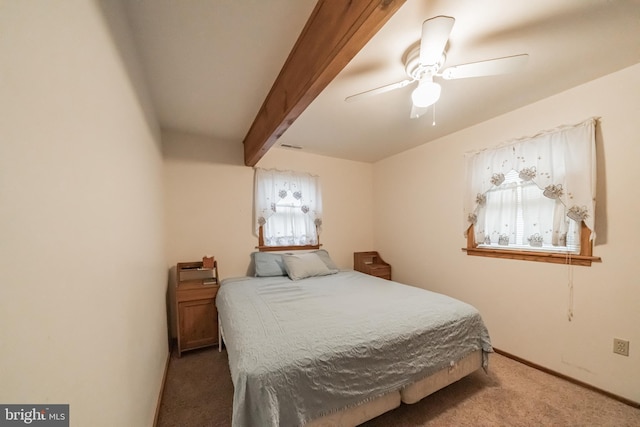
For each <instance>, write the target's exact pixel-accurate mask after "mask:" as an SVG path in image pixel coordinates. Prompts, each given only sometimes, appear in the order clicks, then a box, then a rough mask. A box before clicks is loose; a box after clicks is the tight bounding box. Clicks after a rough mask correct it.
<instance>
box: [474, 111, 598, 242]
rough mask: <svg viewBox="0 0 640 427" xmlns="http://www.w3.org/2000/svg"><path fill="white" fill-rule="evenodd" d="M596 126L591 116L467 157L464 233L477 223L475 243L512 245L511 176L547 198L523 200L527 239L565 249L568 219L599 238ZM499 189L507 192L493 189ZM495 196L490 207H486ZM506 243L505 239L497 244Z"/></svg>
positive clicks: (514, 219) (513, 215)
mask: <svg viewBox="0 0 640 427" xmlns="http://www.w3.org/2000/svg"><path fill="white" fill-rule="evenodd" d="M595 126H596V119H595V118H590V119H588V120H585V121H584V122H582V123H578V124H576V125H570V126H562V127H559V128H556V129H553V130H550V131H545V132H542V133H540V134H538V135H536V136H533V137H530V138H523V139H519V140H515V141H511V142H509V143H507V144H504V145H501V146H499V147H497V148H493V149H487V150H483V151H479V152H474V153H468V154H466V155H465V161H466V174H467V176H466V188H465V198H464V207H463V208H464V219H463V221H464V233H465V235H466V234H467V231H468V229H469V227H470V226H471V225H474V232H475V240H476V242H478V243H499V244H508V243H507V241H506V239H509V238H510V236H511V235H512V234H513V233H514V230H515V228H516V224H515V222H516V220H517V219H516V213H515V203H514V201H513V198H514V197H515V189H514V188H513V187H509V186H507V184H505V176H506V175H508V174H509V173H510V172H511V174H514V173H517V175H518V177H519V178H520V179H521V180H522V182H523V183H524V184H529V185H523V186H522V187H521V188H522V191H523V192H533V191H535V192H541V193H542V194H543V195H544V196H545V197H526V196H525V197H522V198H521V200H522V219H523V223H524V236H525V237H527V236H528V237H529V238H534V239H540V240H541V242H543V243H544V244H545V245H554V246H557V245H560V246H564V243H565V242H566V233H567V229H568V227H569V221H576V223H577V224H580V222H581V221H584V222H585V224H586V226H587V227H588V228H589V230H591V239H594V238H595V231H594V221H595V196H596V152H595ZM512 171H515V172H512ZM501 186H503V187H501ZM496 188H504V189H505V190H506V191H499V192H495V191H491V190H493V189H496ZM491 197H493V199H492V200H491V203H490V204H489V205H490V206H491V208H489V209H487V200H488V198H491ZM496 198H498V200H496ZM579 229H580V227H579V226H578V227H577V230H579ZM502 239H505V241H499V242H498V241H497V240H502Z"/></svg>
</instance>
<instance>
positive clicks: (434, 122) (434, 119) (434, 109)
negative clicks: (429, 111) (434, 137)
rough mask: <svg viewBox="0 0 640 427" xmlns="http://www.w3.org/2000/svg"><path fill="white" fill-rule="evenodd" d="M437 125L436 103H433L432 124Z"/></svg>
mask: <svg viewBox="0 0 640 427" xmlns="http://www.w3.org/2000/svg"><path fill="white" fill-rule="evenodd" d="M435 125H436V104H433V122H432V123H431V126H435Z"/></svg>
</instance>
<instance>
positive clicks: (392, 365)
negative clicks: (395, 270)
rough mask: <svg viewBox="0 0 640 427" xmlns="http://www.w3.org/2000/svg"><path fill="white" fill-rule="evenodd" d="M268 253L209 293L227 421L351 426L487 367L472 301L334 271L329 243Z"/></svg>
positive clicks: (487, 348)
mask: <svg viewBox="0 0 640 427" xmlns="http://www.w3.org/2000/svg"><path fill="white" fill-rule="evenodd" d="M312 254H315V256H316V257H317V258H318V259H321V261H322V262H323V263H325V265H326V267H327V270H328V272H327V271H326V270H323V269H322V268H321V267H320V264H318V262H317V261H318V260H317V259H315V258H314V257H313V255H312ZM265 257H266V258H269V259H270V260H275V261H277V260H278V257H282V259H285V260H286V262H285V263H283V262H282V259H281V260H280V262H276V263H275V264H273V263H272V264H273V265H272V266H271V267H270V268H271V270H272V271H270V270H269V269H265V268H262V267H261V266H260V262H258V260H257V259H256V272H257V273H256V274H259V273H260V272H263V273H264V274H263V275H258V277H239V278H228V279H225V280H223V281H222V283H221V287H220V290H219V292H218V295H217V297H216V305H217V307H218V314H219V325H220V332H221V339H220V342H222V341H224V344H225V346H226V349H227V352H228V358H229V368H230V372H231V378H232V381H233V385H234V397H233V417H232V420H233V426H236V427H241V426H298V425H309V426H354V425H358V424H361V423H363V422H365V421H367V420H369V419H371V418H374V417H376V416H378V415H380V414H382V413H384V412H386V411H389V410H391V409H394V408H396V407H397V406H399V405H400V404H401V402H405V403H415V402H417V401H419V400H420V399H422V398H424V397H425V396H427V395H429V394H431V393H433V392H435V391H437V390H438V389H440V388H442V387H444V386H446V385H448V384H450V383H452V382H454V381H457V380H458V379H460V378H462V377H463V376H465V375H468V374H469V373H471V372H473V371H475V370H477V369H479V368H482V367H484V368H485V369H486V367H487V363H488V353H490V352H492V351H493V350H492V347H491V343H490V339H489V334H488V332H487V328H486V327H485V325H484V322H483V321H482V318H481V316H480V314H479V312H478V311H477V310H476V309H475V308H474V307H472V306H471V305H469V304H466V303H464V302H461V301H458V300H456V299H453V298H450V297H448V296H445V295H442V294H438V293H434V292H430V291H427V290H424V289H419V288H416V287H412V286H408V285H404V284H400V283H397V282H392V281H389V280H385V279H381V278H378V277H373V276H369V275H366V274H363V273H360V272H357V271H351V270H347V271H338V269H337V268H335V264H333V262H332V261H331V259H330V257H329V256H328V254H327V253H326V251H322V252H320V251H316V252H314V253H311V254H303V255H298V254H296V255H294V254H282V255H280V254H268V256H260V257H259V258H260V260H262V259H263V258H265ZM303 258H304V260H303V261H301V259H303ZM311 258H314V259H313V262H314V263H315V267H309V265H308V260H309V259H311ZM276 265H277V267H280V269H281V271H279V270H278V268H277V267H275V266H276ZM267 273H268V274H267ZM271 273H273V274H271Z"/></svg>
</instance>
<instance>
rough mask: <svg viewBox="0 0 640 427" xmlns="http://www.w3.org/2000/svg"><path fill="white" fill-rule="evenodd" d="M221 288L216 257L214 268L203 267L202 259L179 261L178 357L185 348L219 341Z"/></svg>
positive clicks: (177, 287)
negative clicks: (218, 304)
mask: <svg viewBox="0 0 640 427" xmlns="http://www.w3.org/2000/svg"><path fill="white" fill-rule="evenodd" d="M219 288H220V281H219V279H218V262H217V261H214V265H213V269H204V268H202V261H195V262H179V263H178V264H177V266H176V313H177V316H176V332H177V341H178V357H181V356H182V353H183V352H184V351H187V350H193V349H196V348H202V347H208V346H212V345H215V344H217V343H218V310H217V308H216V294H217V293H218V289H219Z"/></svg>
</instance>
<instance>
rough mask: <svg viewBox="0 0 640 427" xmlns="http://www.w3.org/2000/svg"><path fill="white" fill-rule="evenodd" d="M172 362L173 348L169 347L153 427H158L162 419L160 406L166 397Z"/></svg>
mask: <svg viewBox="0 0 640 427" xmlns="http://www.w3.org/2000/svg"><path fill="white" fill-rule="evenodd" d="M170 361H171V347H169V353H168V354H167V360H166V361H165V363H164V374H162V383H161V384H160V394H159V395H158V403H157V404H156V414H155V416H154V417H153V427H156V426H157V425H158V418H159V417H160V406H161V405H162V396H163V395H164V386H165V384H166V383H167V373H168V372H169V362H170Z"/></svg>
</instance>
